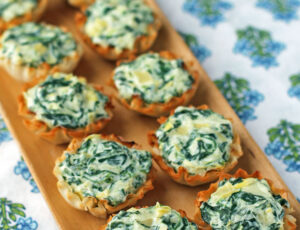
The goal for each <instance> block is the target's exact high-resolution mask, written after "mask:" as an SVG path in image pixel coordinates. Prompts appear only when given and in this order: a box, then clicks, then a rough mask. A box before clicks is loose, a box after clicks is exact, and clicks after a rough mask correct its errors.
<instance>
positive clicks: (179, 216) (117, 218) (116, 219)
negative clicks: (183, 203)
mask: <svg viewBox="0 0 300 230" xmlns="http://www.w3.org/2000/svg"><path fill="white" fill-rule="evenodd" d="M113 229H174V230H198V227H197V225H196V224H195V223H193V222H192V221H190V220H189V219H188V218H187V217H186V213H185V212H184V211H182V210H179V211H176V210H174V209H172V208H171V207H169V206H165V205H161V204H159V203H156V205H154V206H150V207H142V208H140V207H135V208H131V209H128V210H127V211H120V212H119V213H118V214H115V215H112V216H111V217H110V218H109V219H108V221H107V224H106V225H103V226H101V227H100V229H99V230H113Z"/></svg>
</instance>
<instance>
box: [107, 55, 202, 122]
mask: <svg viewBox="0 0 300 230" xmlns="http://www.w3.org/2000/svg"><path fill="white" fill-rule="evenodd" d="M117 65H118V67H117V68H116V69H115V71H114V72H113V74H112V79H111V81H110V83H111V85H112V86H113V87H114V88H115V89H116V91H117V94H116V98H117V99H118V100H119V101H120V102H121V103H122V104H123V105H124V106H125V107H126V108H128V109H131V110H134V111H136V112H139V113H142V114H145V115H148V116H154V117H157V116H161V115H165V114H168V113H169V112H170V111H171V110H172V109H174V108H176V107H177V106H179V105H185V104H187V103H188V102H189V101H190V100H191V99H192V97H193V96H194V94H195V92H196V90H197V87H198V83H199V74H198V72H196V71H193V70H192V63H188V62H184V61H183V60H182V59H181V58H177V57H176V55H174V54H172V53H171V52H169V51H162V52H160V53H147V54H142V55H140V56H139V57H137V58H135V57H133V58H131V59H129V60H127V61H122V62H119V63H118V64H117Z"/></svg>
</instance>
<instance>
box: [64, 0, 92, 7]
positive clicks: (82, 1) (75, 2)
mask: <svg viewBox="0 0 300 230" xmlns="http://www.w3.org/2000/svg"><path fill="white" fill-rule="evenodd" d="M94 1H95V0H68V3H69V4H70V5H72V6H75V7H82V6H87V5H89V4H92V3H93V2H94Z"/></svg>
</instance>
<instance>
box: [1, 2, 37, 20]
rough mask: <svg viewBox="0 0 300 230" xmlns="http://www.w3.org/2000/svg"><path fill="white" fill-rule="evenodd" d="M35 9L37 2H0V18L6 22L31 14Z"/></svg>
mask: <svg viewBox="0 0 300 230" xmlns="http://www.w3.org/2000/svg"><path fill="white" fill-rule="evenodd" d="M36 7H37V0H1V1H0V17H1V18H2V19H3V20H4V21H6V22H8V21H11V20H13V19H14V18H17V17H22V16H24V15H25V14H26V13H29V12H32V11H33V10H34V9H35V8H36Z"/></svg>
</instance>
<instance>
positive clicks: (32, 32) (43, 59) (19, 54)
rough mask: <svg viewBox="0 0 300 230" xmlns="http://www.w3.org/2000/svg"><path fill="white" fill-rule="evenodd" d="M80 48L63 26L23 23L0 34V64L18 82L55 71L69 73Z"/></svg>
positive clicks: (76, 59)
mask: <svg viewBox="0 0 300 230" xmlns="http://www.w3.org/2000/svg"><path fill="white" fill-rule="evenodd" d="M81 55H82V48H81V46H80V45H79V44H78V43H77V42H76V40H75V39H74V37H73V36H72V34H71V33H69V32H67V31H66V30H65V29H64V28H60V27H57V26H53V25H48V24H37V23H32V22H28V23H24V24H21V25H19V26H16V27H13V28H10V29H8V30H6V31H5V32H4V33H3V34H2V35H1V37H0V64H1V65H2V66H3V67H4V68H5V69H6V70H7V72H8V73H9V74H10V75H11V76H13V77H14V78H16V79H17V80H20V81H31V80H32V79H34V78H36V77H40V76H43V75H47V74H50V73H53V72H55V71H60V72H71V71H73V69H75V67H76V66H77V63H78V62H79V60H80V57H81Z"/></svg>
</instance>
